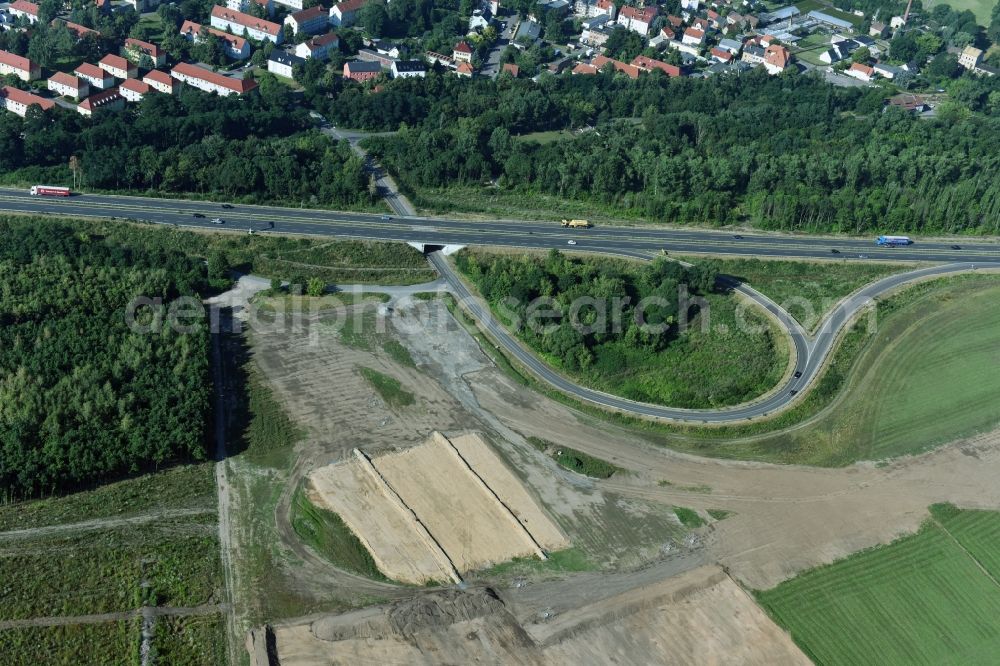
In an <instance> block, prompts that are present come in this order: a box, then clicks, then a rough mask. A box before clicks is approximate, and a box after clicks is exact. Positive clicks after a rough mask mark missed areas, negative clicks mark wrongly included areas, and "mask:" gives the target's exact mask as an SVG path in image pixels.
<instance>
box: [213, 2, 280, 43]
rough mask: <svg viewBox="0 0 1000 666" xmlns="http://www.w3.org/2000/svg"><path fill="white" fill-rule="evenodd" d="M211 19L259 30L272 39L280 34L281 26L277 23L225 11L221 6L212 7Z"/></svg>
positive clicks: (241, 13)
mask: <svg viewBox="0 0 1000 666" xmlns="http://www.w3.org/2000/svg"><path fill="white" fill-rule="evenodd" d="M212 17H213V18H219V19H222V20H223V21H229V22H230V23H236V24H237V25H241V26H243V27H244V28H249V29H251V30H259V31H261V32H264V33H267V34H269V35H271V36H272V37H277V36H278V33H280V32H281V26H280V25H278V24H277V23H273V22H271V21H265V20H264V19H260V18H257V17H256V16H251V15H250V14H244V13H243V12H237V11H234V10H232V9H227V8H226V7H223V6H222V5H215V6H214V7H212Z"/></svg>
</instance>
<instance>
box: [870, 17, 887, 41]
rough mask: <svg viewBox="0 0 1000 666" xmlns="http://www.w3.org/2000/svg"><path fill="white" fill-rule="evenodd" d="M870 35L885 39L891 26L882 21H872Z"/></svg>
mask: <svg viewBox="0 0 1000 666" xmlns="http://www.w3.org/2000/svg"><path fill="white" fill-rule="evenodd" d="M868 35H869V36H870V37H877V38H879V39H885V38H886V37H887V36H888V35H889V28H888V27H886V25H885V23H883V22H882V21H872V24H871V26H870V27H869V28H868Z"/></svg>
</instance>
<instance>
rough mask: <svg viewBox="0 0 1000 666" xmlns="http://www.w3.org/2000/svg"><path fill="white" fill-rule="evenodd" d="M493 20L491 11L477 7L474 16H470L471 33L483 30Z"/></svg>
mask: <svg viewBox="0 0 1000 666" xmlns="http://www.w3.org/2000/svg"><path fill="white" fill-rule="evenodd" d="M492 22H493V16H492V15H491V14H490V13H489V12H484V11H483V10H482V9H476V10H474V11H473V12H472V16H470V17H469V33H470V34H472V33H478V32H481V31H483V30H485V29H486V28H488V27H489V26H490V23H492Z"/></svg>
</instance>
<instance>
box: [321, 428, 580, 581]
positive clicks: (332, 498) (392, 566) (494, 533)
mask: <svg viewBox="0 0 1000 666" xmlns="http://www.w3.org/2000/svg"><path fill="white" fill-rule="evenodd" d="M309 479H310V483H311V488H312V490H313V492H314V496H315V497H316V499H317V500H318V501H319V502H320V503H321V504H323V505H325V506H327V507H328V508H329V509H330V510H332V511H334V512H336V513H337V514H339V515H340V516H341V517H342V518H343V519H344V521H345V522H346V523H347V525H348V526H349V527H350V528H351V530H352V531H353V532H354V533H355V534H356V535H357V536H358V538H359V539H361V542H362V543H363V544H364V545H365V546H366V547H367V548H368V550H369V551H370V552H371V554H372V556H373V557H374V558H375V561H376V562H377V563H378V565H379V569H380V570H381V571H382V572H383V573H384V574H386V575H387V576H389V577H390V578H392V579H394V580H398V581H401V582H404V583H414V584H423V583H426V582H429V581H439V582H440V581H447V580H452V581H453V582H459V581H460V580H461V577H460V572H465V571H469V570H472V569H478V568H481V567H484V566H488V565H490V564H496V563H499V562H503V561H505V560H509V559H512V558H514V557H527V556H536V557H540V558H541V559H544V558H545V554H544V553H545V552H546V551H551V550H559V549H562V548H565V547H566V546H568V545H569V543H568V541H567V540H566V537H565V536H564V535H563V534H562V533H561V532H560V531H559V528H558V527H556V526H555V525H554V524H553V523H552V521H551V520H550V519H549V518H548V517H547V516H546V515H545V514H544V513H543V512H542V511H541V510H540V508H539V507H538V505H537V504H536V503H535V502H534V500H533V499H532V498H531V497H530V496H529V495H528V493H527V492H526V491H525V490H524V487H523V486H522V485H521V483H520V482H519V481H518V480H517V479H516V478H515V477H514V475H513V474H512V473H511V472H510V471H509V470H508V469H507V468H506V466H505V465H504V464H503V462H502V461H501V460H500V459H499V458H497V457H496V455H494V454H493V453H492V452H491V451H490V450H489V448H488V445H487V444H486V443H485V442H484V441H483V440H482V439H481V438H480V437H478V436H477V435H474V434H472V435H464V436H462V437H456V438H455V439H454V440H450V439H448V438H447V437H445V436H444V435H442V434H441V433H438V432H436V433H434V434H433V435H432V436H431V437H430V439H429V440H428V441H427V442H425V443H424V444H421V445H419V446H416V447H413V448H410V449H407V450H405V451H401V452H399V453H392V454H387V455H382V456H379V457H375V458H368V457H367V456H366V455H365V454H363V453H361V452H360V451H358V450H357V449H355V458H354V459H353V460H350V461H348V462H345V463H339V464H336V465H331V466H328V467H323V468H320V469H318V470H316V471H315V472H313V473H312V474H311V475H310V477H309Z"/></svg>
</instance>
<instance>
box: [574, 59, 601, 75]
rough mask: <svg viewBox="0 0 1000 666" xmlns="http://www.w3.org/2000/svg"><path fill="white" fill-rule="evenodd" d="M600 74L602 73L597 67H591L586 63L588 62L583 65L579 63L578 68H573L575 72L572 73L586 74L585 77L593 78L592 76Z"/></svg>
mask: <svg viewBox="0 0 1000 666" xmlns="http://www.w3.org/2000/svg"><path fill="white" fill-rule="evenodd" d="M599 72H600V70H599V69H597V68H596V67H594V66H593V65H591V64H589V63H586V62H581V63H577V64H576V66H574V67H573V71H572V72H571V74H584V75H588V76H592V75H594V74H597V73H599Z"/></svg>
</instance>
